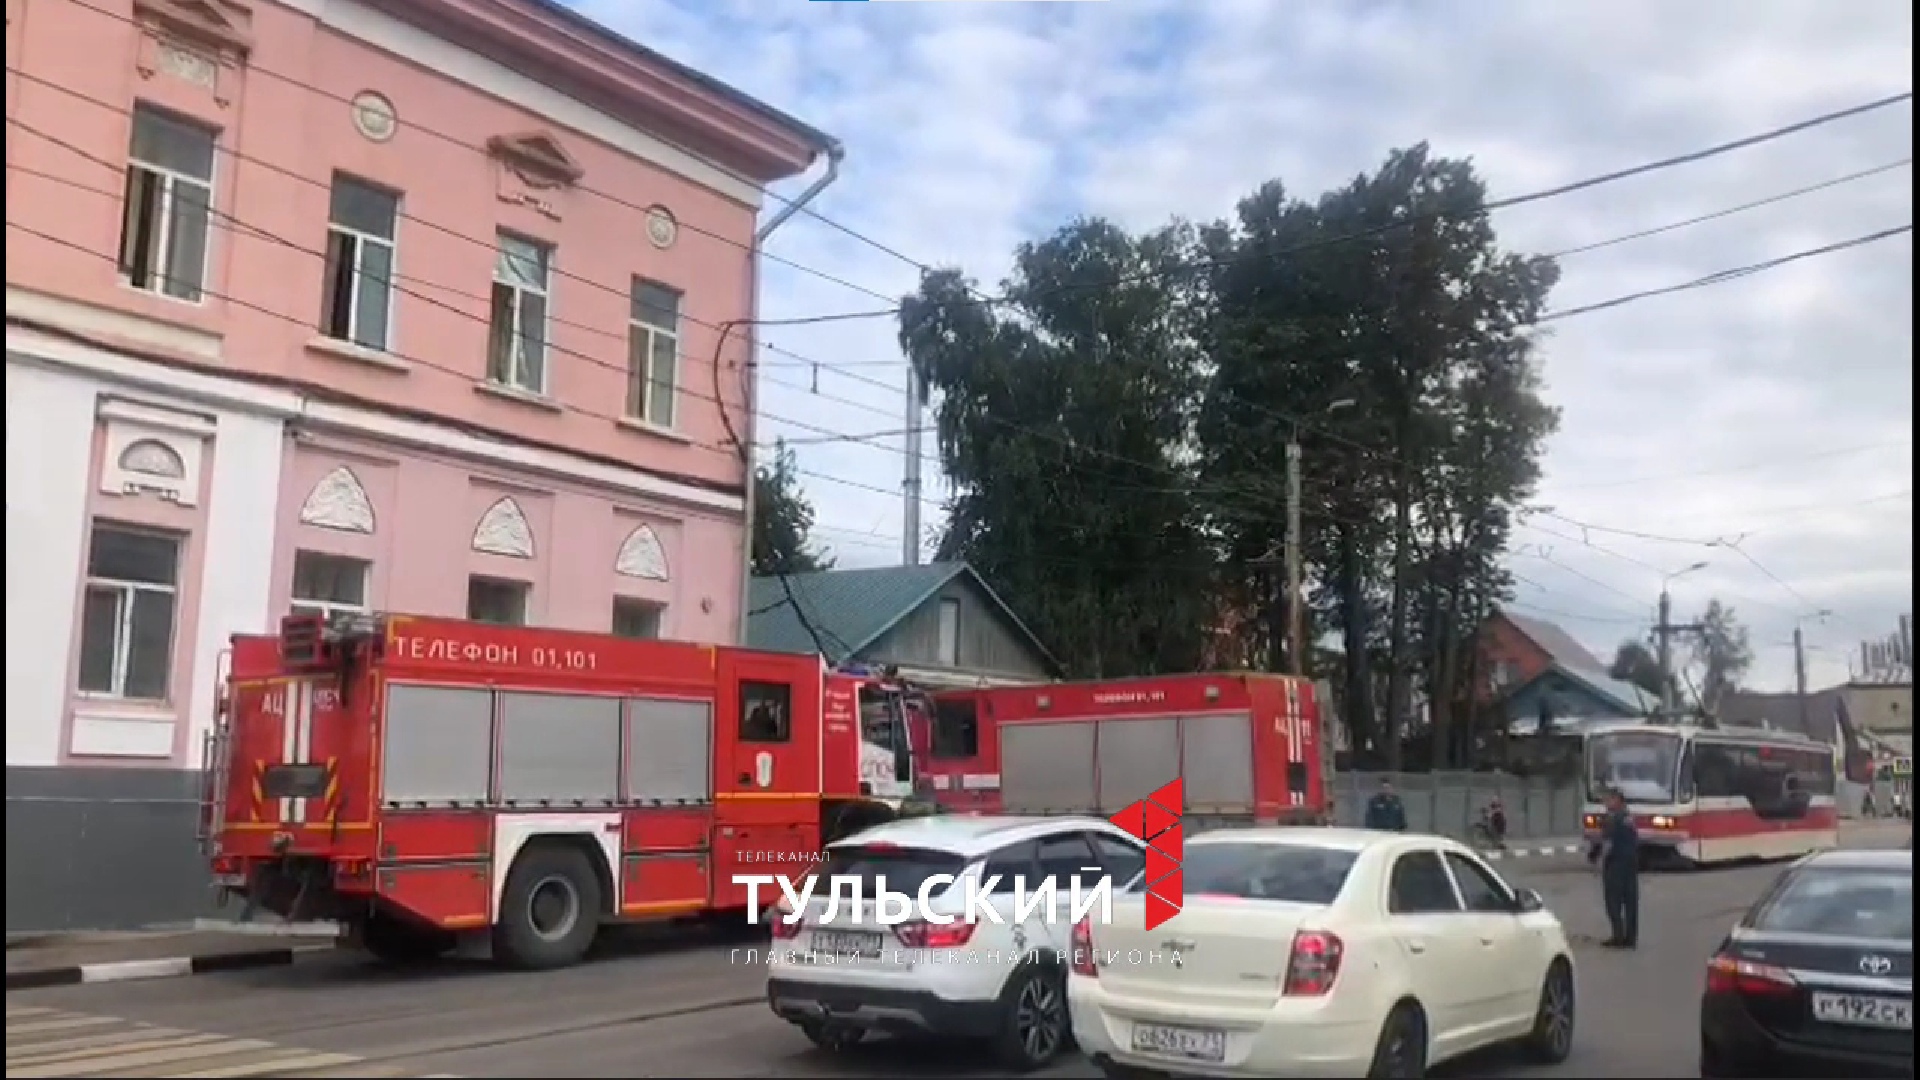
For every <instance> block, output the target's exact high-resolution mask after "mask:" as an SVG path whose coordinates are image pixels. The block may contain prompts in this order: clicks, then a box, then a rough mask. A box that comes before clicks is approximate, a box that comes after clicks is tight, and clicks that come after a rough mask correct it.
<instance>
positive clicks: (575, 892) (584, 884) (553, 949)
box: [493, 844, 601, 969]
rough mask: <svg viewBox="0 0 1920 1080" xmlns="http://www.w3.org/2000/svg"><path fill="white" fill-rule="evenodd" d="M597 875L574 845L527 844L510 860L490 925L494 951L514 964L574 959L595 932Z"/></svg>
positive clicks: (560, 964)
mask: <svg viewBox="0 0 1920 1080" xmlns="http://www.w3.org/2000/svg"><path fill="white" fill-rule="evenodd" d="M600 904H601V896H600V878H599V876H598V875H596V874H595V873H594V872H593V866H592V864H590V863H588V862H587V857H586V856H585V855H583V854H582V853H581V852H580V851H578V850H577V849H574V848H570V847H561V846H558V845H553V844H535V845H530V846H528V847H527V848H526V849H524V850H523V851H522V852H521V853H520V857H519V858H518V859H515V860H514V863H513V871H512V872H511V873H509V874H508V875H507V887H506V890H505V891H504V892H503V893H502V894H501V897H500V921H499V922H498V923H496V924H495V925H494V928H493V951H494V955H495V956H497V957H499V958H500V959H501V960H503V961H505V962H506V963H507V964H508V965H510V966H512V967H518V968H530V969H538V968H557V967H565V966H567V965H568V964H572V963H576V962H578V961H579V959H580V958H581V957H583V956H585V955H586V954H587V948H588V947H589V946H591V945H592V944H593V939H594V936H595V935H596V934H598V933H599V932H600Z"/></svg>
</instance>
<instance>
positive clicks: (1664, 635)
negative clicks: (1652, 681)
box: [1653, 562, 1707, 721]
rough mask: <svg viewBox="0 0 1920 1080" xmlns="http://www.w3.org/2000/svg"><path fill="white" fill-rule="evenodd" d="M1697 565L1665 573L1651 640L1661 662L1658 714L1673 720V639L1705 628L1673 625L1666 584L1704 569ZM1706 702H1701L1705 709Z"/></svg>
mask: <svg viewBox="0 0 1920 1080" xmlns="http://www.w3.org/2000/svg"><path fill="white" fill-rule="evenodd" d="M1706 565H1707V564H1706V563H1704V562H1698V563H1694V564H1693V565H1692V566H1689V567H1687V568H1686V569H1685V570H1681V571H1679V572H1678V573H1673V574H1668V575H1667V579H1666V581H1663V582H1661V583H1660V622H1659V624H1658V625H1656V626H1655V627H1654V628H1653V637H1654V642H1655V646H1656V649H1657V654H1658V658H1659V661H1660V714H1661V716H1662V717H1663V718H1664V719H1666V720H1668V721H1672V719H1673V714H1674V710H1675V708H1676V706H1677V703H1676V702H1675V701H1674V693H1673V690H1674V687H1673V639H1674V636H1675V635H1677V634H1698V633H1700V632H1701V631H1703V630H1705V629H1706V627H1705V626H1703V625H1702V624H1700V623H1687V624H1685V625H1681V626H1676V625H1674V622H1673V594H1671V593H1669V592H1668V591H1667V584H1668V582H1671V581H1672V580H1673V579H1674V578H1677V577H1679V576H1680V575H1681V574H1691V573H1692V572H1694V571H1695V570H1701V569H1704V568H1705V567H1706ZM1705 704H1706V703H1705V702H1701V705H1702V706H1704V705H1705Z"/></svg>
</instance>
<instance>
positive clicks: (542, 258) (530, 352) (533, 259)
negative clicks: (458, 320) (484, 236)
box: [487, 233, 553, 394]
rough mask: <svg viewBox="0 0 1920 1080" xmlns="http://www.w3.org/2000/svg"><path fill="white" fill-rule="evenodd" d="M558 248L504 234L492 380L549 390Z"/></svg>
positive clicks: (496, 271) (496, 283) (496, 274)
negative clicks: (551, 285)
mask: <svg viewBox="0 0 1920 1080" xmlns="http://www.w3.org/2000/svg"><path fill="white" fill-rule="evenodd" d="M552 262H553V249H552V248H550V247H547V246H546V245H545V244H539V243H535V242H534V241H532V240H523V239H521V238H520V237H518V236H511V235H508V234H507V233H501V234H500V248H499V253H498V255H497V256H496V257H495V259H494V261H493V314H492V317H491V319H490V320H489V325H490V327H491V331H492V332H491V335H490V338H489V342H488V346H487V379H488V380H489V381H491V382H495V383H499V384H500V385H501V386H510V387H513V388H514V389H516V390H525V391H527V392H529V393H534V394H544V393H546V390H547V281H548V275H549V273H550V271H551V268H552V267H551V264H552Z"/></svg>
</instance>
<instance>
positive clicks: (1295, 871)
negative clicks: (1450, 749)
mask: <svg viewBox="0 0 1920 1080" xmlns="http://www.w3.org/2000/svg"><path fill="white" fill-rule="evenodd" d="M1186 854H1187V857H1186V859H1185V860H1184V861H1183V862H1182V863H1181V864H1180V870H1181V873H1182V875H1183V877H1184V882H1185V885H1186V890H1187V895H1188V896H1199V895H1201V894H1203V893H1204V894H1206V895H1209V896H1232V897H1238V898H1239V899H1242V900H1277V901H1281V902H1284V903H1289V904H1331V903H1333V902H1334V900H1336V899H1338V898H1339V896H1340V891H1341V890H1342V889H1345V888H1346V887H1347V877H1348V876H1349V875H1350V874H1351V873H1352V872H1353V864H1354V860H1355V859H1356V858H1358V856H1357V855H1356V854H1355V853H1354V852H1352V851H1343V850H1341V849H1339V848H1328V847H1318V846H1314V845H1309V844H1267V843H1258V842H1246V841H1237V840H1236V841H1229V842H1227V843H1219V844H1196V845H1194V846H1193V847H1190V848H1188V849H1187V853H1186ZM1434 869H1435V870H1436V871H1438V870H1439V869H1440V864H1439V863H1437V862H1436V863H1435V864H1434ZM1441 880H1442V881H1444V880H1445V874H1444V873H1442V875H1441ZM1145 884H1146V883H1144V882H1143V883H1142V887H1143V888H1144V887H1145Z"/></svg>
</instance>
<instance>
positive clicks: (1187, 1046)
mask: <svg viewBox="0 0 1920 1080" xmlns="http://www.w3.org/2000/svg"><path fill="white" fill-rule="evenodd" d="M1133 1048H1134V1050H1136V1051H1138V1052H1140V1053H1145V1054H1165V1055H1168V1056H1171V1057H1182V1058H1188V1059H1190V1060H1193V1061H1213V1062H1221V1061H1225V1060H1226V1059H1227V1033H1226V1032H1224V1031H1216V1030H1214V1029H1212V1028H1188V1027H1171V1026H1169V1025H1166V1024H1135V1025H1133Z"/></svg>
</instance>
